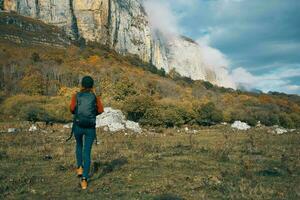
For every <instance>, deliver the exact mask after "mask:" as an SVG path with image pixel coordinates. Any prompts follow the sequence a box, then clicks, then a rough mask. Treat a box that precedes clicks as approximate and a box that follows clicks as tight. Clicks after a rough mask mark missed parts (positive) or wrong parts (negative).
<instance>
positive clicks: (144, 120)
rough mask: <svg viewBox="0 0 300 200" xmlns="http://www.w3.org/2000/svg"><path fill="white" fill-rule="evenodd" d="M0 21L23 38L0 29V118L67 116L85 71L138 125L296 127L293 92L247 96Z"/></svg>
mask: <svg viewBox="0 0 300 200" xmlns="http://www.w3.org/2000/svg"><path fill="white" fill-rule="evenodd" d="M11 18H12V19H14V20H10V19H11ZM0 19H1V20H0V26H2V27H3V26H4V27H6V26H7V24H5V23H6V22H9V23H11V24H10V25H9V33H10V34H11V35H17V36H18V37H20V38H22V39H21V40H17V41H14V40H8V39H7V37H6V36H5V37H4V36H3V33H5V34H4V35H7V33H8V32H7V30H6V31H4V32H3V30H4V29H1V30H0V89H1V93H0V110H1V111H0V119H2V120H5V121H6V120H7V119H9V120H32V121H55V122H67V121H70V120H71V115H70V114H69V112H68V102H69V100H70V97H71V95H72V93H74V92H75V91H76V90H78V89H79V88H78V87H79V85H80V79H81V77H82V76H84V75H87V74H89V75H92V76H93V77H94V78H95V81H96V91H97V93H98V94H101V96H102V98H103V102H104V104H105V105H106V106H113V107H115V108H119V109H122V110H123V111H124V112H125V113H126V114H127V116H128V118H130V119H132V120H134V121H137V122H140V123H141V124H144V125H151V126H164V127H173V126H181V125H185V124H188V125H212V124H216V123H219V122H222V121H225V122H232V121H234V120H242V121H246V122H248V123H249V124H251V125H255V124H256V123H257V122H258V121H261V122H262V123H263V124H265V125H267V126H270V125H275V124H277V125H280V126H284V127H287V128H297V127H299V126H300V97H299V96H297V95H286V94H279V93H271V94H255V93H247V92H242V91H234V90H232V89H226V88H220V87H216V86H213V85H212V84H210V83H209V82H203V81H192V80H190V79H189V78H185V77H181V76H179V75H178V73H176V72H175V71H171V72H170V73H169V74H166V73H165V72H164V71H163V70H158V69H156V68H155V67H154V66H152V65H150V64H147V63H143V62H141V61H140V60H139V59H137V58H136V57H135V56H134V55H129V56H120V55H119V54H117V53H116V52H114V51H112V50H109V49H108V48H106V47H105V46H101V45H99V44H92V43H89V44H86V45H81V47H78V46H76V45H72V44H69V45H68V44H64V45H60V46H59V47H58V46H57V45H54V46H53V45H51V43H49V42H47V43H43V42H34V43H33V44H32V43H30V37H28V34H29V33H27V32H28V31H27V32H26V31H25V32H26V34H25V33H24V36H23V35H22V34H20V32H23V29H24V27H25V28H26V27H27V26H29V27H31V29H32V31H31V32H30V33H31V34H32V37H33V38H39V37H38V36H40V35H41V34H42V36H43V37H46V36H47V35H45V34H47V32H50V33H49V34H50V35H51V40H53V41H60V40H59V38H63V37H65V36H63V35H62V34H60V30H59V29H57V28H55V27H52V26H48V25H46V24H44V23H42V22H40V21H36V20H33V19H29V18H25V17H19V16H17V15H15V14H7V13H0ZM20 24H21V25H20ZM23 24H25V25H26V26H25V25H23ZM12 27H13V28H12ZM26 30H27V28H26ZM35 30H36V31H35ZM1 33H2V34H1ZM43 37H42V38H43ZM55 38H56V39H55ZM57 38H58V39H57ZM37 40H38V39H35V41H37ZM39 40H40V41H44V40H43V39H41V38H40V39H39ZM20 41H21V42H20ZM22 41H26V42H22ZM63 41H67V38H64V40H63Z"/></svg>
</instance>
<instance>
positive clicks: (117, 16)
mask: <svg viewBox="0 0 300 200" xmlns="http://www.w3.org/2000/svg"><path fill="white" fill-rule="evenodd" d="M1 1H2V2H1ZM1 3H2V4H1ZM1 5H2V8H3V9H4V10H7V11H15V12H17V13H19V14H21V15H24V16H29V17H33V18H36V19H39V20H42V21H43V22H46V23H49V24H53V25H56V26H59V27H61V28H63V30H64V31H65V32H66V33H67V34H68V35H69V36H70V37H71V38H72V39H73V40H79V39H81V38H84V39H85V40H86V41H95V42H99V43H101V44H105V45H108V46H110V47H111V48H113V49H115V50H116V51H117V52H119V53H120V54H123V55H124V54H135V55H138V57H139V58H141V59H142V60H143V61H145V62H150V63H152V64H153V65H155V66H157V67H158V68H164V69H165V70H166V71H167V72H168V71H169V70H170V69H172V68H175V70H176V71H178V72H179V73H180V74H181V75H184V76H187V77H190V78H192V79H195V80H198V79H202V80H208V81H211V82H212V83H215V84H218V85H222V86H223V85H224V84H222V82H220V80H221V79H222V78H218V77H217V75H216V73H215V72H214V69H210V68H209V67H208V66H205V65H204V64H203V63H202V61H201V52H200V50H199V49H200V46H199V45H197V44H196V43H194V42H193V41H191V40H189V39H186V38H181V37H176V38H166V37H162V36H161V34H157V33H154V32H153V30H151V26H150V24H149V20H148V17H147V14H146V12H145V10H144V8H143V6H142V4H141V1H140V0H0V8H1Z"/></svg>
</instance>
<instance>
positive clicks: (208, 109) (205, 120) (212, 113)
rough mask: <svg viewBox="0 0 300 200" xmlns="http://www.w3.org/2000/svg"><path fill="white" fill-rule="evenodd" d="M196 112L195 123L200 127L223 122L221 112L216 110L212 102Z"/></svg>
mask: <svg viewBox="0 0 300 200" xmlns="http://www.w3.org/2000/svg"><path fill="white" fill-rule="evenodd" d="M196 110H197V119H196V120H197V122H198V124H200V125H213V124H216V123H220V122H222V120H223V114H222V111H221V110H218V109H217V108H216V106H215V104H214V103H213V102H209V103H207V104H205V105H203V106H201V107H199V108H196Z"/></svg>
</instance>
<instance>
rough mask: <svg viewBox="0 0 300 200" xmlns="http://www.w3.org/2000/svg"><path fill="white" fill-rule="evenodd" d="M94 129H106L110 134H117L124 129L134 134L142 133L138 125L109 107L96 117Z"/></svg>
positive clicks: (120, 112) (119, 111)
mask: <svg viewBox="0 0 300 200" xmlns="http://www.w3.org/2000/svg"><path fill="white" fill-rule="evenodd" d="M96 127H108V130H109V131H110V132H118V131H122V130H125V129H127V130H130V131H133V132H135V133H141V132H142V129H141V128H140V126H139V124H138V123H136V122H133V121H129V120H126V118H125V116H124V115H123V113H122V111H121V110H115V109H113V108H110V107H107V108H104V113H102V114H101V115H99V116H97V120H96Z"/></svg>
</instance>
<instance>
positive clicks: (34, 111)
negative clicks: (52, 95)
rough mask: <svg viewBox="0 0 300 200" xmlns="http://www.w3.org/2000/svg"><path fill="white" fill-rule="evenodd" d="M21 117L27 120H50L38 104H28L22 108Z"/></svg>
mask: <svg viewBox="0 0 300 200" xmlns="http://www.w3.org/2000/svg"><path fill="white" fill-rule="evenodd" d="M22 114H23V118H24V119H25V120H27V121H32V122H37V121H50V116H49V115H48V113H46V111H45V110H44V109H42V108H41V107H39V106H35V105H32V104H29V105H27V106H25V107H23V109H22Z"/></svg>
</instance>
